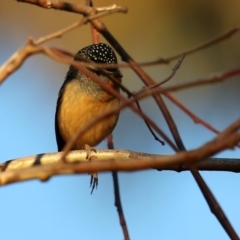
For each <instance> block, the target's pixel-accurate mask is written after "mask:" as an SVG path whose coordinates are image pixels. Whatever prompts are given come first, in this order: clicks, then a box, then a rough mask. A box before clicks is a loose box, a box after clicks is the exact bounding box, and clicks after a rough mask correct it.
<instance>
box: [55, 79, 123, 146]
mask: <svg viewBox="0 0 240 240" xmlns="http://www.w3.org/2000/svg"><path fill="white" fill-rule="evenodd" d="M63 94H64V95H63V97H62V103H61V107H60V109H59V113H58V122H59V130H60V134H61V136H62V137H63V139H64V140H65V141H66V142H67V141H68V140H70V139H71V138H72V137H73V136H74V135H75V134H76V132H77V131H78V129H79V128H82V127H84V126H85V125H86V124H88V123H89V122H90V121H92V120H93V119H95V118H97V117H98V116H100V115H101V114H103V113H104V112H105V111H108V110H109V109H111V108H114V107H116V106H118V104H119V100H118V99H116V98H112V96H111V98H107V97H106V96H104V98H103V99H101V100H100V99H97V98H95V97H92V96H91V95H89V94H86V93H85V92H84V91H83V90H81V88H80V87H79V82H78V81H77V80H73V81H71V82H69V83H68V84H67V85H66V87H65V91H64V93H63ZM109 99H111V100H110V101H109ZM118 116H119V112H118V113H117V114H115V115H113V116H111V117H108V118H106V119H104V120H102V121H100V122H97V123H96V124H95V125H94V126H92V127H91V128H90V129H89V130H87V131H86V132H85V133H84V134H82V135H81V136H80V137H79V139H78V141H77V142H76V144H75V145H74V148H73V149H74V150H77V149H82V148H83V147H84V145H85V144H88V145H89V146H96V145H97V144H99V143H100V142H101V141H102V140H103V139H104V138H106V137H107V136H108V135H109V134H110V133H111V132H112V131H113V129H114V127H115V125H116V123H117V120H118Z"/></svg>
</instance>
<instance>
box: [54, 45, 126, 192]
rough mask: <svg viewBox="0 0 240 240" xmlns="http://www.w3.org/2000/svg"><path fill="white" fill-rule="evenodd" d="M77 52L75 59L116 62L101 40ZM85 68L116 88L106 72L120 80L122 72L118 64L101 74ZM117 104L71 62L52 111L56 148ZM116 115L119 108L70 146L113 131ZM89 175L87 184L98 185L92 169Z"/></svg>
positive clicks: (91, 141) (77, 147)
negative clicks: (54, 112)
mask: <svg viewBox="0 0 240 240" xmlns="http://www.w3.org/2000/svg"><path fill="white" fill-rule="evenodd" d="M76 56H77V57H75V58H74V60H75V61H80V60H79V59H80V58H81V59H83V58H84V59H85V60H86V61H88V62H94V63H103V64H107V65H113V64H117V58H116V55H115V53H114V51H113V49H112V48H111V47H110V46H109V45H107V44H104V43H99V44H92V45H90V46H87V47H85V48H83V49H81V50H80V51H78V53H77V54H76ZM78 56H79V57H78ZM86 68H87V69H88V70H89V71H91V72H92V73H94V74H96V75H97V76H98V77H99V78H100V79H101V80H103V81H104V82H105V83H107V84H109V85H111V86H112V87H113V88H115V89H116V90H118V91H119V88H118V86H117V85H116V84H115V83H114V82H113V81H112V80H111V79H110V78H109V76H112V77H113V78H115V79H116V80H117V81H119V82H121V80H122V74H121V72H120V71H119V69H118V68H109V69H106V72H107V75H106V74H103V73H102V72H101V71H99V69H96V68H92V67H88V66H86ZM118 105H119V99H117V98H116V97H114V96H113V95H111V94H110V93H108V92H106V91H104V90H103V89H102V88H101V86H100V85H99V84H97V83H95V82H94V81H93V80H92V79H91V78H89V77H87V76H86V75H84V74H83V73H81V72H80V71H79V70H78V69H76V68H75V67H73V66H70V68H69V70H68V72H67V75H66V78H65V81H64V83H63V85H62V87H61V88H60V91H59V94H58V100H57V107H56V114H55V133H56V140H57V145H58V151H62V149H63V147H64V146H65V144H66V143H67V142H68V141H69V140H70V139H71V138H73V136H74V135H75V134H76V132H77V131H78V129H79V128H81V127H84V126H85V125H86V124H87V123H88V122H89V121H92V120H93V119H95V118H97V117H98V116H99V115H101V114H102V113H103V112H104V111H107V110H109V109H111V108H113V107H116V106H118ZM118 117H119V112H117V113H115V114H114V115H112V116H111V117H109V118H105V119H104V120H102V121H100V122H97V123H96V124H95V125H93V126H92V127H91V128H90V129H89V130H87V131H86V132H85V133H84V134H82V135H81V136H80V137H79V138H78V140H77V141H76V143H75V144H74V146H73V148H72V150H83V149H86V147H87V146H89V147H90V148H92V147H95V146H96V145H98V144H99V143H100V142H101V141H102V140H104V139H105V138H106V137H107V136H108V135H109V134H111V133H112V131H113V129H114V128H115V126H116V124H117V121H118ZM86 150H87V149H86ZM87 155H88V154H87ZM91 175H92V177H91V182H90V187H92V191H93V190H94V188H96V187H97V184H98V179H97V174H93V173H91Z"/></svg>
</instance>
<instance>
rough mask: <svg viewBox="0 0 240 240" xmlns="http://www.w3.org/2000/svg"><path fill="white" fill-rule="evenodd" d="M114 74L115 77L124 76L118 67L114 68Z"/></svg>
mask: <svg viewBox="0 0 240 240" xmlns="http://www.w3.org/2000/svg"><path fill="white" fill-rule="evenodd" d="M113 76H114V77H115V78H122V77H123V75H122V73H121V72H120V70H119V69H118V68H117V69H115V70H114V72H113Z"/></svg>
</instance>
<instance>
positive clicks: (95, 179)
mask: <svg viewBox="0 0 240 240" xmlns="http://www.w3.org/2000/svg"><path fill="white" fill-rule="evenodd" d="M84 148H85V150H86V153H87V156H86V159H87V160H88V161H89V162H90V161H92V160H95V159H97V157H96V156H92V155H91V153H92V151H93V152H95V153H96V152H97V150H96V149H95V148H93V147H90V146H89V145H88V144H85V145H84ZM89 174H91V180H90V188H91V194H92V193H93V190H94V189H97V186H98V174H97V173H89Z"/></svg>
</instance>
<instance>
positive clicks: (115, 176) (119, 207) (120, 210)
mask: <svg viewBox="0 0 240 240" xmlns="http://www.w3.org/2000/svg"><path fill="white" fill-rule="evenodd" d="M107 142H108V149H111V150H113V149H114V143H113V136H112V134H110V135H109V136H108V138H107ZM112 177H113V187H114V196H115V206H116V208H117V212H118V217H119V222H120V225H121V227H122V231H123V235H124V239H126V240H129V239H130V237H129V233H128V227H127V223H126V220H125V216H124V212H123V208H122V202H121V195H120V188H119V181H118V173H117V171H113V172H112Z"/></svg>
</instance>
